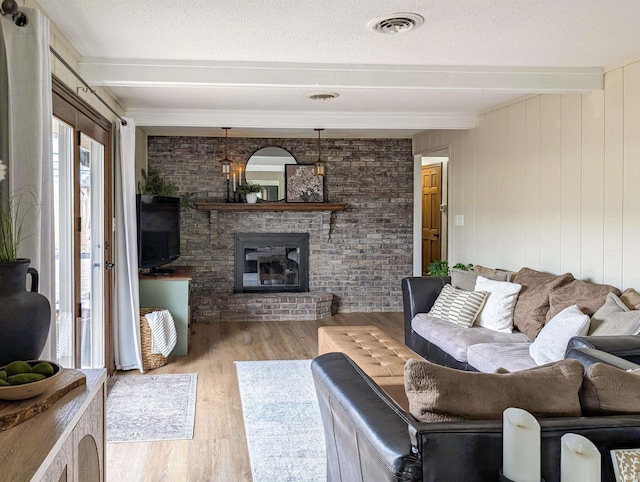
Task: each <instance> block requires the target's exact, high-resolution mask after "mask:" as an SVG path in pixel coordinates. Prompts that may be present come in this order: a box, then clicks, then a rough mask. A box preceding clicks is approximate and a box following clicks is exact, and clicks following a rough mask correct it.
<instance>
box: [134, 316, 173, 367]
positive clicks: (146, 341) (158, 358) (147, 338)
mask: <svg viewBox="0 0 640 482" xmlns="http://www.w3.org/2000/svg"><path fill="white" fill-rule="evenodd" d="M163 309H164V308H141V309H140V346H141V348H142V369H143V370H145V371H147V370H153V369H154V368H159V367H161V366H164V365H166V364H167V361H168V358H167V357H165V356H162V355H160V354H159V353H151V328H149V322H148V321H147V319H146V318H145V317H144V315H146V314H148V313H152V312H154V311H162V310H163Z"/></svg>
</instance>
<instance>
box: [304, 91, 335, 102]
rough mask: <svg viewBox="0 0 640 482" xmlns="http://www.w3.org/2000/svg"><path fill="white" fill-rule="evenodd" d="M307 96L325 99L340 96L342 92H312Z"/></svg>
mask: <svg viewBox="0 0 640 482" xmlns="http://www.w3.org/2000/svg"><path fill="white" fill-rule="evenodd" d="M307 97H308V98H309V99H311V100H320V101H325V100H332V99H335V98H336V97H340V94H336V93H335V92H312V93H310V94H307Z"/></svg>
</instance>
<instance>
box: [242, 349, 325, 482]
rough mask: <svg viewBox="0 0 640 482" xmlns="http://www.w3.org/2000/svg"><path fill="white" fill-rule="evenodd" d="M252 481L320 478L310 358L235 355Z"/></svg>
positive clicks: (321, 455)
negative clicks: (244, 358) (260, 358)
mask: <svg viewBox="0 0 640 482" xmlns="http://www.w3.org/2000/svg"><path fill="white" fill-rule="evenodd" d="M236 370H237V372H238V382H239V385H240V399H241V401H242V414H243V417H244V427H245V432H246V434H247V443H248V445H249V458H250V461H251V472H252V475H253V482H275V481H278V482H280V481H289V482H303V481H304V482H324V481H325V480H326V475H325V474H326V470H325V463H326V451H325V445H324V432H323V429H322V419H321V418H320V408H319V407H318V400H317V398H316V393H315V388H314V385H313V379H312V378H311V360H274V361H246V362H245V361H242V362H240V361H237V362H236Z"/></svg>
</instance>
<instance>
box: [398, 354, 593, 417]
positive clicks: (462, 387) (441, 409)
mask: <svg viewBox="0 0 640 482" xmlns="http://www.w3.org/2000/svg"><path fill="white" fill-rule="evenodd" d="M582 374H583V368H582V364H581V363H580V362H579V361H578V360H573V359H566V360H562V361H559V362H557V363H551V364H548V365H545V366H542V367H536V368H532V369H529V370H522V371H519V372H512V373H499V374H497V373H479V372H467V371H463V370H456V369H453V368H448V367H443V366H440V365H436V364H434V363H430V362H427V361H421V360H408V361H407V363H406V364H405V367H404V384H405V391H406V393H407V399H408V400H409V412H410V413H411V415H413V416H414V417H415V418H416V419H418V420H420V421H422V422H443V421H455V420H498V419H502V412H503V411H504V410H505V409H506V408H508V407H518V408H522V409H524V410H527V411H528V412H530V413H531V414H532V415H534V416H536V417H575V416H579V415H580V400H579V398H578V391H579V389H580V385H581V384H582Z"/></svg>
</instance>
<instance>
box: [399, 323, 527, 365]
mask: <svg viewBox="0 0 640 482" xmlns="http://www.w3.org/2000/svg"><path fill="white" fill-rule="evenodd" d="M411 328H412V329H413V331H415V332H416V333H417V334H418V335H420V336H421V337H422V338H424V339H426V340H429V341H430V342H431V343H433V344H434V345H436V346H437V347H438V348H440V349H441V350H443V351H445V352H447V353H448V354H449V355H451V356H452V357H453V358H455V359H456V360H458V361H459V362H462V363H465V362H467V348H469V347H470V346H471V345H475V344H477V343H527V342H529V338H528V337H527V335H525V334H524V333H519V332H514V333H501V332H499V331H493V330H489V329H488V328H482V327H481V326H472V327H471V328H463V327H461V326H458V325H455V324H453V323H450V322H448V321H444V320H441V319H440V318H436V317H435V316H431V315H429V314H427V313H418V314H417V315H416V316H415V317H414V318H413V320H412V321H411Z"/></svg>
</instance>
